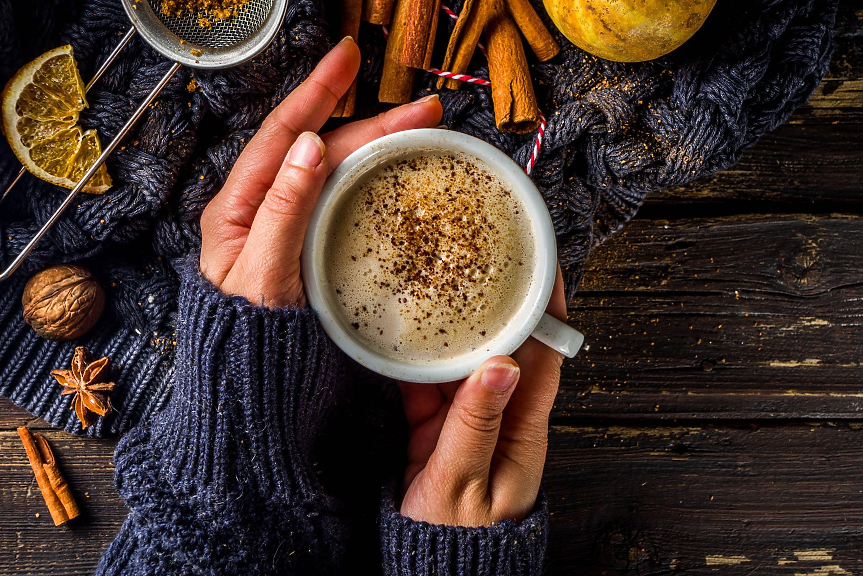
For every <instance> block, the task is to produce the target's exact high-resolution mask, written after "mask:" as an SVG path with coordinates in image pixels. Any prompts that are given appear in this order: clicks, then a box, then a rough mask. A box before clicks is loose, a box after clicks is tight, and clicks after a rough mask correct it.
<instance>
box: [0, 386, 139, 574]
mask: <svg viewBox="0 0 863 576" xmlns="http://www.w3.org/2000/svg"><path fill="white" fill-rule="evenodd" d="M0 415H2V417H0V574H28V575H30V574H32V575H34V576H36V575H44V574H58V575H61V574H62V575H67V574H68V575H77V574H82V575H83V574H92V573H93V570H94V569H95V568H96V564H97V563H98V562H99V556H100V554H101V552H102V550H103V549H104V548H105V547H106V546H107V545H108V543H109V542H110V541H111V539H112V538H113V537H114V535H115V534H116V533H117V531H118V530H119V529H120V525H121V524H122V522H123V520H124V519H125V517H126V508H125V506H123V502H122V501H121V500H120V497H119V496H118V495H117V492H116V491H115V490H114V485H113V473H114V466H113V464H112V462H111V457H112V455H113V452H114V442H113V441H110V440H86V439H82V438H78V437H76V436H72V435H71V434H67V433H65V432H61V431H57V430H53V429H51V428H50V427H49V426H48V425H47V424H46V423H44V422H42V421H41V420H35V419H33V418H32V416H30V415H28V414H27V413H26V412H24V411H23V410H21V409H19V408H17V407H15V406H14V405H13V404H12V403H11V402H10V401H9V400H6V399H5V398H3V399H0ZM16 422H27V425H28V426H32V427H33V429H34V430H40V431H41V434H42V435H44V436H45V437H46V438H47V439H48V441H49V442H50V443H51V446H52V448H53V451H54V455H55V456H56V458H57V462H58V464H59V466H60V469H61V470H62V472H63V475H64V476H65V478H66V480H67V482H68V483H69V486H70V487H71V489H72V492H73V493H74V495H75V499H76V500H77V502H78V504H79V506H80V507H81V510H82V516H81V517H79V518H76V519H75V520H72V521H71V522H69V523H68V524H66V525H64V526H61V527H55V526H54V523H53V522H52V521H51V515H50V514H49V513H48V509H47V508H46V506H45V501H44V499H43V498H42V494H41V493H40V492H39V487H38V486H37V485H36V480H35V478H34V476H33V471H32V470H31V469H30V465H29V464H28V462H27V456H26V454H25V452H24V447H23V446H22V445H21V440H20V439H19V438H18V435H17V433H16V432H15V430H14V428H11V426H13V425H14V424H15V423H16ZM37 515H38V516H37Z"/></svg>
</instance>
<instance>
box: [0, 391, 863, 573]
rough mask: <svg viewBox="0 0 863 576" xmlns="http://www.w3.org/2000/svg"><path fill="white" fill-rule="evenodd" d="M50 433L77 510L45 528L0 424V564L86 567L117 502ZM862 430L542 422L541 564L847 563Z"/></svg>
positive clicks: (809, 569)
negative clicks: (546, 522)
mask: <svg viewBox="0 0 863 576" xmlns="http://www.w3.org/2000/svg"><path fill="white" fill-rule="evenodd" d="M14 410H15V409H14V408H12V407H11V405H9V404H8V402H7V403H6V405H5V406H4V405H0V411H14ZM49 438H50V441H51V442H52V444H53V445H54V447H55V449H56V451H57V453H58V455H59V456H60V458H61V463H62V465H63V470H64V473H65V474H66V475H67V477H68V479H69V481H70V483H71V485H72V486H73V488H74V489H75V490H76V492H77V493H78V495H79V500H80V502H81V504H82V506H83V508H84V509H85V510H86V511H87V515H88V517H87V518H86V519H84V520H83V521H81V522H76V523H75V525H73V526H71V527H69V528H55V527H54V526H53V525H52V524H51V521H50V519H49V518H48V515H47V512H46V511H45V509H44V503H43V502H42V501H41V496H40V495H39V492H38V489H37V488H36V487H35V485H34V484H33V483H32V482H30V480H29V479H30V477H31V474H30V470H29V467H28V465H27V463H26V459H25V458H24V456H23V451H22V450H19V448H20V447H19V446H17V436H15V435H14V433H11V432H8V431H3V432H0V485H2V486H3V487H4V489H3V491H2V496H0V498H2V505H0V573H3V574H11V573H16V574H32V575H37V574H39V575H41V574H52V573H57V574H61V573H62V574H69V575H78V574H81V575H85V574H91V573H92V570H93V568H94V567H95V565H96V563H97V562H98V558H99V554H100V552H101V550H102V549H103V548H104V547H105V546H107V544H108V543H109V542H110V540H111V538H112V537H113V536H114V534H115V533H116V531H117V530H118V529H119V526H120V523H121V522H122V520H123V517H124V516H125V508H124V507H123V506H122V503H121V502H120V501H119V500H118V498H117V496H116V493H115V492H114V490H113V487H112V486H111V475H112V470H111V465H110V462H109V458H110V453H111V451H112V446H111V443H110V442H104V441H94V440H79V439H76V438H73V437H71V436H69V435H68V434H65V433H62V432H56V433H53V434H51V433H49ZM861 442H863V424H861V423H838V424H834V423H829V422H821V423H815V424H805V423H791V424H786V425H779V426H776V425H752V424H746V425H742V426H727V425H711V424H706V425H697V426H686V427H678V426H671V427H649V428H646V427H639V426H631V427H629V426H613V425H611V426H609V425H582V426H553V427H552V430H551V437H550V443H549V445H550V447H549V458H548V465H547V467H546V475H545V480H544V486H545V490H546V492H547V494H548V497H549V501H550V506H551V511H552V533H551V540H550V545H549V562H548V571H547V573H548V574H550V575H555V574H575V573H578V574H585V575H587V576H590V575H600V574H602V575H618V574H620V575H624V574H625V575H635V574H638V575H645V574H660V573H668V572H669V571H675V572H679V573H681V574H693V575H700V574H705V575H706V574H715V573H717V572H720V573H722V574H723V575H728V576H734V575H737V574H740V575H744V574H752V573H759V572H758V571H759V570H764V573H768V574H771V575H773V574H775V575H783V574H787V575H788V576H792V575H798V574H806V575H809V574H812V575H815V574H820V575H824V576H830V575H832V574H835V575H836V576H842V575H850V574H858V573H860V571H861V570H863V556H861V555H860V553H859V542H860V541H861V537H863V490H861V483H860V480H859V470H860V467H861V465H863V462H861V458H863V457H861V455H860V451H859V446H860V443H861ZM791 447H793V449H790V448H791ZM18 452H22V454H17V453H18ZM71 454H74V457H70V455H71ZM16 455H17V456H19V457H18V458H16ZM84 488H86V490H84ZM82 490H84V493H85V494H86V493H89V495H90V498H87V497H86V496H85V495H83V496H82V494H81V493H82ZM36 513H39V514H40V517H39V518H36V517H35V514H36ZM753 571H754V572H753Z"/></svg>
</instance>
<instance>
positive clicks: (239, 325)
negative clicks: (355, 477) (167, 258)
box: [98, 258, 346, 575]
mask: <svg viewBox="0 0 863 576" xmlns="http://www.w3.org/2000/svg"><path fill="white" fill-rule="evenodd" d="M176 339H177V361H176V374H175V384H174V389H173V390H172V393H171V399H170V401H169V402H168V404H167V406H166V407H165V409H164V410H163V411H162V412H160V413H159V414H157V415H156V416H155V417H154V418H153V419H152V420H151V421H150V422H148V423H146V424H143V425H140V426H138V427H137V428H135V429H134V430H132V431H130V432H129V433H128V434H127V435H126V436H125V437H124V438H123V439H122V440H121V441H120V443H119V444H118V446H117V451H116V454H115V464H116V467H117V470H116V483H117V488H118V490H119V492H120V495H121V496H122V497H123V499H124V501H125V502H126V505H127V506H128V507H129V510H130V512H129V516H128V518H127V519H126V522H125V523H124V525H123V527H122V528H121V530H120V533H119V534H118V536H117V537H116V539H115V540H114V541H113V543H112V544H111V545H110V546H109V548H108V550H107V551H106V552H105V554H104V556H103V557H102V560H101V563H100V565H99V568H98V573H99V574H124V575H130V574H131V575H136V574H160V575H161V574H227V575H230V574H242V575H246V574H259V573H277V574H331V573H336V572H337V571H338V569H337V566H338V564H339V560H340V558H341V557H342V556H343V552H344V540H345V530H346V528H345V526H346V525H345V523H344V522H343V518H342V514H341V510H340V508H339V506H338V505H337V504H336V502H335V501H334V500H332V499H331V498H329V497H328V496H327V495H326V494H324V492H323V490H322V488H321V486H320V484H319V483H318V481H317V478H316V474H315V470H314V465H313V463H312V459H311V452H312V447H313V444H314V442H315V440H316V438H317V436H318V434H319V432H320V431H321V429H322V426H323V424H324V421H325V417H326V416H327V414H328V412H329V408H330V407H331V406H332V405H333V403H334V400H335V398H336V396H337V395H338V394H340V393H341V391H340V390H338V387H339V386H341V385H342V383H343V382H344V378H343V377H342V372H343V361H342V359H343V356H342V355H341V354H340V353H339V352H338V351H337V350H336V349H335V348H334V346H333V344H332V343H331V341H330V340H329V339H328V338H327V337H326V336H325V334H324V332H323V329H322V328H321V325H320V323H319V322H318V320H317V318H316V316H315V314H314V312H313V311H311V310H310V309H295V308H283V309H277V310H268V309H266V308H263V307H259V306H255V305H252V304H250V303H249V302H248V301H247V300H245V299H243V298H239V297H227V296H225V295H224V294H222V293H221V292H220V291H219V290H218V289H217V288H215V287H214V286H213V285H212V284H211V283H210V282H208V281H207V280H206V279H205V278H203V277H202V276H201V274H200V272H199V270H198V262H197V258H193V259H190V261H189V263H188V264H187V267H186V270H185V273H184V277H183V280H182V285H181V292H180V306H179V317H178V322H177V334H176Z"/></svg>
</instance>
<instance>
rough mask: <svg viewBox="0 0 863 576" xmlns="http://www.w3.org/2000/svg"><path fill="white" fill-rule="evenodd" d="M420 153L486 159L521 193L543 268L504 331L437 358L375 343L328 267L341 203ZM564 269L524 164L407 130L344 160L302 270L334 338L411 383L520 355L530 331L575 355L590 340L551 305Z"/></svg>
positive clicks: (466, 141) (436, 133)
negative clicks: (419, 358) (383, 170)
mask: <svg viewBox="0 0 863 576" xmlns="http://www.w3.org/2000/svg"><path fill="white" fill-rule="evenodd" d="M416 152H440V153H444V154H448V153H453V152H461V153H463V154H465V155H467V156H469V157H473V158H476V159H478V160H479V161H480V162H481V163H482V164H483V165H484V166H485V168H486V169H488V170H489V171H490V172H492V173H493V174H495V175H496V176H497V177H498V178H500V179H501V181H502V182H504V183H506V184H507V185H508V187H509V189H510V190H511V191H512V192H513V193H514V194H515V195H517V196H518V197H519V198H520V199H521V201H522V203H523V204H524V206H525V209H526V210H527V213H528V215H529V220H530V222H531V224H532V226H533V230H532V232H533V239H534V245H535V258H534V262H535V270H534V273H533V275H532V279H533V281H532V282H531V286H530V290H529V291H528V294H527V297H526V298H525V299H524V301H523V302H522V303H521V305H520V306H519V308H518V310H517V311H516V312H515V314H513V315H512V316H511V318H510V319H509V321H508V322H507V323H506V325H505V326H504V328H503V329H502V330H499V331H498V332H497V334H495V335H493V336H491V337H490V339H489V340H488V341H486V342H484V343H483V345H482V346H479V347H477V348H476V349H475V350H472V351H471V352H467V353H465V354H463V355H461V356H458V357H456V358H448V359H446V360H442V361H440V362H436V363H413V362H407V361H404V360H398V359H394V358H390V357H388V356H385V355H383V354H381V353H380V352H377V351H376V350H373V349H371V348H369V347H368V346H367V345H366V344H365V343H364V342H363V341H362V340H361V339H360V338H359V337H358V336H357V335H356V334H355V332H356V330H354V329H352V328H351V325H350V320H349V319H348V318H345V317H344V316H343V314H342V313H341V312H340V309H339V305H338V303H337V302H336V301H335V293H334V288H332V287H331V286H329V285H328V283H327V281H326V278H327V275H326V273H325V269H326V268H325V266H326V262H324V254H325V251H324V250H323V246H324V242H325V240H326V238H327V235H328V232H329V226H330V225H331V224H332V218H331V216H332V215H333V213H334V210H333V208H334V206H336V205H337V203H338V202H339V200H340V199H341V198H342V196H343V195H344V194H345V193H348V192H351V191H355V190H356V187H355V186H354V184H355V183H356V182H357V180H358V179H359V178H361V177H362V176H363V175H364V174H367V173H368V172H369V171H373V170H375V169H377V168H378V167H380V166H381V165H383V164H387V163H389V162H391V161H393V160H396V159H399V158H400V157H403V156H407V155H410V154H414V153H416ZM556 272H557V245H556V242H555V236H554V227H553V225H552V222H551V217H550V216H549V214H548V208H547V207H546V205H545V201H544V200H543V198H542V196H541V195H540V193H539V191H538V190H537V189H536V186H534V184H533V182H532V181H531V179H530V178H529V177H528V176H527V175H526V174H525V173H524V171H523V170H522V168H521V167H520V166H518V165H517V164H516V163H515V162H513V161H512V160H511V159H510V158H509V156H507V155H506V154H504V153H503V152H501V151H500V150H498V149H497V148H495V147H494V146H492V145H490V144H488V143H486V142H484V141H482V140H479V139H477V138H474V137H472V136H468V135H466V134H462V133H460V132H453V131H449V130H438V129H426V130H407V131H404V132H398V133H396V134H390V135H389V136H384V137H383V138H379V139H377V140H375V141H374V142H370V143H369V144H366V145H365V146H363V147H362V148H360V149H359V150H357V151H356V152H354V153H353V154H351V155H350V156H348V157H347V158H346V159H345V160H344V162H342V163H341V164H340V165H339V166H338V167H337V168H336V170H335V171H334V172H333V173H332V175H330V177H329V179H328V180H327V182H326V184H325V185H324V188H323V191H322V192H321V197H320V199H319V200H318V204H317V206H316V207H315V210H314V212H313V213H312V219H311V222H310V224H309V229H308V231H307V232H306V238H305V242H304V244H303V253H302V275H303V283H304V286H305V289H306V295H307V296H308V299H309V304H310V305H311V306H312V308H313V309H314V310H315V311H316V312H317V313H318V316H319V317H320V320H321V324H322V325H323V328H324V330H325V331H326V333H327V334H328V335H329V337H330V338H332V339H333V341H334V342H335V343H336V345H338V347H339V348H341V349H342V350H344V351H345V353H347V354H348V355H349V356H350V357H351V358H353V359H354V360H356V361H357V362H359V363H360V364H362V365H363V366H365V367H367V368H369V369H371V370H374V371H375V372H377V373H379V374H383V375H384V376H389V377H391V378H396V379H398V380H406V381H409V382H429V383H432V382H449V381H452V380H458V379H460V378H465V377H467V376H468V375H470V374H471V373H472V372H473V371H474V370H476V369H477V368H478V367H479V365H480V364H482V363H483V362H484V361H485V360H487V359H488V358H489V357H491V356H496V355H498V354H501V355H509V354H512V353H513V352H514V351H515V350H516V349H517V348H518V347H519V346H521V344H522V343H523V342H524V341H525V340H527V338H528V337H529V336H533V337H534V338H536V339H537V340H539V341H540V342H543V343H544V344H546V345H547V346H550V347H551V348H554V349H555V350H557V351H559V352H560V353H562V354H565V355H566V356H569V357H570V358H571V357H573V356H575V354H576V352H578V350H579V348H581V345H582V343H583V342H584V336H582V335H581V333H579V332H578V331H577V330H575V329H574V328H571V327H570V326H568V325H567V324H565V323H563V322H561V321H559V320H557V319H555V318H553V317H551V316H549V315H548V314H546V313H545V308H546V306H548V302H549V300H550V299H551V290H552V287H553V286H554V280H555V275H556Z"/></svg>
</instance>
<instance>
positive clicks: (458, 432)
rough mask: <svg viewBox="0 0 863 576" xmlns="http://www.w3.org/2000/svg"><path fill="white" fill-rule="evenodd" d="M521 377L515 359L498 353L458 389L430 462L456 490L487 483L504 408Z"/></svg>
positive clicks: (441, 476)
mask: <svg viewBox="0 0 863 576" xmlns="http://www.w3.org/2000/svg"><path fill="white" fill-rule="evenodd" d="M518 377H519V367H518V364H516V363H515V361H514V360H513V359H511V358H509V357H507V356H495V357H493V358H490V359H489V360H487V361H485V362H484V363H483V364H482V366H480V367H479V369H478V370H477V371H476V372H474V373H473V374H472V375H471V376H470V377H469V378H468V379H466V380H465V381H464V382H463V383H462V384H461V386H459V388H458V390H457V391H456V393H455V396H454V397H453V401H452V405H451V406H450V409H449V412H448V413H447V417H446V420H445V422H444V425H443V429H442V430H441V433H440V438H439V439H438V443H437V447H436V448H435V451H434V453H433V454H432V456H431V458H430V459H429V466H430V467H432V468H437V470H436V471H435V472H436V474H435V477H439V478H447V479H449V480H450V482H448V483H447V484H448V486H449V487H450V488H451V489H452V490H454V491H457V492H458V491H461V490H462V489H463V487H464V485H465V484H469V483H479V484H480V485H481V486H486V485H487V482H488V477H489V469H490V467H491V459H492V455H493V454H494V449H495V446H496V444H497V436H498V432H499V430H500V423H501V419H502V416H503V410H504V408H506V404H507V402H508V401H509V398H510V396H511V395H512V392H513V390H514V389H515V385H516V383H517V382H518ZM437 474H441V475H440V476H437Z"/></svg>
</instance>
